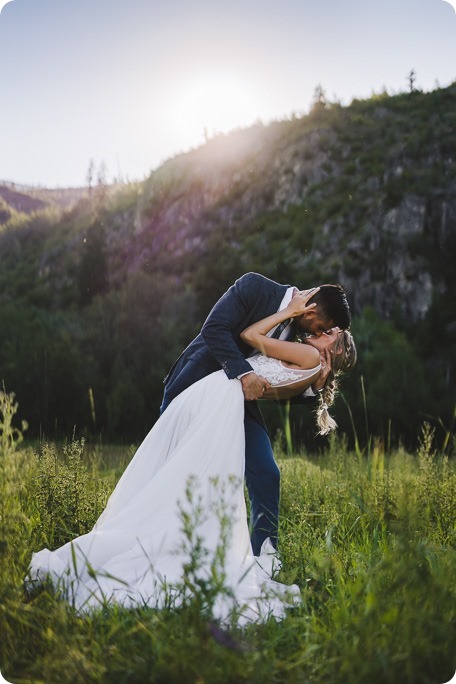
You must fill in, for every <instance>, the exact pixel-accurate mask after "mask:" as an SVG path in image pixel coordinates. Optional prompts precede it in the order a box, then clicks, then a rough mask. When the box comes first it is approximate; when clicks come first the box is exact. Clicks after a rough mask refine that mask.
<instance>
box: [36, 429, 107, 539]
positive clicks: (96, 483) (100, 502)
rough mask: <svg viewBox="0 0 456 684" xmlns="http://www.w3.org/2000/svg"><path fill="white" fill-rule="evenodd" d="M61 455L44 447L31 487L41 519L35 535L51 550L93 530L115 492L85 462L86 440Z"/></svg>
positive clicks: (45, 445)
mask: <svg viewBox="0 0 456 684" xmlns="http://www.w3.org/2000/svg"><path fill="white" fill-rule="evenodd" d="M62 451H63V454H62V456H60V455H59V453H58V451H57V448H56V447H55V446H53V445H49V444H44V445H43V446H42V448H41V450H40V453H39V455H38V456H36V459H37V463H36V477H35V478H34V482H33V485H32V487H33V489H34V490H35V501H36V506H37V515H39V518H40V524H39V525H38V527H37V529H36V533H37V534H38V535H39V536H40V537H41V539H42V540H43V543H44V544H45V545H46V546H47V547H48V548H49V549H51V550H52V549H54V548H57V547H59V546H62V545H63V544H64V543H65V542H66V541H67V540H68V539H69V538H73V537H77V536H80V535H81V534H85V533H86V532H89V531H90V530H91V529H92V527H93V525H94V524H95V522H96V520H97V519H98V517H99V516H100V514H101V512H102V510H103V508H104V507H105V505H106V502H107V500H108V496H109V491H110V490H111V488H112V481H111V480H108V481H106V480H105V479H100V477H99V476H98V473H97V471H96V470H94V469H92V470H91V469H90V468H89V467H88V466H87V464H86V463H85V462H84V460H83V451H84V440H83V439H82V440H80V441H78V440H74V441H72V442H71V444H69V445H64V446H63V450H62Z"/></svg>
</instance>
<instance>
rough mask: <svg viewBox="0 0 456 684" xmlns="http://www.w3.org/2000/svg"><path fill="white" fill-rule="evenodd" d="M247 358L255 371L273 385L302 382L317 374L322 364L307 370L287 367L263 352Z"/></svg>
mask: <svg viewBox="0 0 456 684" xmlns="http://www.w3.org/2000/svg"><path fill="white" fill-rule="evenodd" d="M247 360H248V362H249V363H250V365H251V366H252V368H253V370H254V371H255V373H258V375H261V376H262V377H263V378H266V380H269V382H270V383H271V385H272V386H273V387H285V386H286V385H293V384H294V383H297V382H302V381H303V380H307V379H308V378H310V377H312V375H315V373H317V372H318V371H319V370H320V368H321V366H320V364H318V366H315V368H310V369H307V370H301V369H298V368H287V367H286V366H284V365H283V363H282V361H279V359H272V358H270V357H269V356H264V355H263V354H255V356H252V357H250V358H249V359H247Z"/></svg>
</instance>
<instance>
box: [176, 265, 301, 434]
mask: <svg viewBox="0 0 456 684" xmlns="http://www.w3.org/2000/svg"><path fill="white" fill-rule="evenodd" d="M289 287H290V286H289V285H280V284H279V283H276V282H274V281H273V280H270V279H269V278H266V277H265V276H262V275H260V274H259V273H246V274H245V275H243V276H242V277H241V278H239V279H238V280H236V282H235V283H234V285H232V286H231V287H230V288H229V290H227V292H225V294H224V295H223V296H222V297H221V298H220V299H219V300H218V302H217V303H216V304H215V306H214V308H213V309H212V311H211V312H210V313H209V316H208V317H207V319H206V321H205V323H204V325H203V327H202V328H201V332H200V334H199V335H198V336H197V337H195V339H194V340H193V341H192V342H191V343H190V344H189V345H188V347H187V348H186V349H185V350H184V351H183V352H182V354H181V355H180V357H179V358H178V359H177V361H176V362H175V363H174V365H173V366H172V368H171V370H170V371H169V373H168V375H167V376H166V378H165V380H164V383H165V391H164V397H163V404H162V410H164V409H165V408H166V407H167V406H168V404H169V403H170V402H171V401H172V400H173V399H174V398H175V397H176V396H177V395H178V394H180V393H181V392H183V391H184V390H185V389H186V388H187V387H189V386H190V385H193V384H194V383H195V382H197V381H198V380H201V378H204V377H206V376H207V375H209V374H210V373H214V372H215V371H218V370H220V369H221V368H223V370H224V371H225V373H226V375H227V376H228V378H230V379H233V378H236V377H238V376H239V375H241V374H242V373H246V372H248V371H251V370H252V367H251V365H250V364H249V362H248V360H247V358H246V357H247V356H248V355H249V354H251V352H252V348H251V347H249V345H247V344H245V342H243V341H242V340H241V338H240V334H241V332H242V331H243V330H244V329H245V328H247V327H248V326H249V325H251V324H252V323H256V322H257V321H260V320H261V319H263V318H266V317H267V316H270V315H271V314H273V313H276V312H277V311H278V309H279V306H280V304H281V302H282V299H283V297H284V296H285V293H286V291H287V289H288V288H289ZM245 404H246V410H247V411H248V412H249V413H250V414H251V415H252V417H253V418H255V419H256V420H258V421H259V422H260V423H262V424H264V423H263V419H262V416H261V413H260V411H259V409H258V406H257V404H256V402H254V401H247V402H245Z"/></svg>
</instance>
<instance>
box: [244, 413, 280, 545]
mask: <svg viewBox="0 0 456 684" xmlns="http://www.w3.org/2000/svg"><path fill="white" fill-rule="evenodd" d="M244 427H245V480H246V484H247V489H248V492H249V498H250V535H251V536H250V539H251V543H252V549H253V553H254V554H255V556H259V555H260V550H261V545H262V544H263V542H264V540H265V539H266V538H267V537H270V539H271V542H272V544H273V545H274V546H275V547H277V534H278V521H279V501H280V470H279V468H278V466H277V463H276V462H275V460H274V454H273V452H272V446H271V441H270V439H269V435H268V433H267V431H266V429H265V427H264V426H263V425H261V424H260V423H258V421H257V420H255V419H254V418H253V417H252V416H250V415H249V412H248V411H246V413H245V418H244Z"/></svg>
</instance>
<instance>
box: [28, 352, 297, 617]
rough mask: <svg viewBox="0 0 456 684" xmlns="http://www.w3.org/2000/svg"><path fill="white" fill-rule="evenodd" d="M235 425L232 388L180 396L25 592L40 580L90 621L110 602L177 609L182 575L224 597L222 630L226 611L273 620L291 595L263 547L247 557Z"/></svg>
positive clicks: (41, 555) (210, 385)
mask: <svg viewBox="0 0 456 684" xmlns="http://www.w3.org/2000/svg"><path fill="white" fill-rule="evenodd" d="M268 361H269V360H268ZM270 361H272V360H270ZM277 363H279V364H280V362H277V361H275V370H276V371H277V370H278V371H279V374H281V376H282V377H283V376H284V368H283V366H280V367H278V366H277ZM252 365H253V363H252ZM266 365H267V364H266ZM262 374H263V375H266V367H265V364H264V363H263V367H262ZM288 375H290V374H288ZM277 377H278V376H277V373H276V381H277ZM276 384H277V382H276ZM243 418H244V397H243V393H242V387H241V383H240V381H239V380H228V378H227V377H226V375H225V373H224V372H223V371H218V372H215V373H212V374H211V375H209V376H207V377H205V378H203V379H202V380H200V381H198V382H197V383H195V384H194V385H192V386H191V387H189V388H187V389H186V390H185V391H184V392H182V394H180V395H179V396H178V397H177V398H176V399H174V401H173V402H172V403H171V404H170V406H169V407H168V408H167V410H166V411H165V412H164V414H163V415H162V416H161V417H160V419H159V420H158V421H157V422H156V423H155V425H154V426H153V428H152V429H151V431H150V432H149V434H148V435H147V437H146V438H145V440H144V441H143V442H142V444H141V445H140V447H139V449H138V451H137V452H136V454H135V456H134V457H133V459H132V461H131V462H130V464H129V465H128V467H127V468H126V470H125V472H124V473H123V475H122V477H121V478H120V480H119V482H118V484H117V486H116V488H115V489H114V491H113V493H112V495H111V496H110V498H109V500H108V503H107V505H106V508H105V510H104V511H103V513H102V514H101V516H100V517H99V519H98V520H97V522H96V524H95V526H94V528H93V529H92V530H91V531H90V532H89V533H87V534H84V535H82V536H80V537H77V538H76V539H74V540H72V541H71V542H68V543H67V544H65V545H64V546H62V547H60V548H59V549H57V550H55V551H49V550H48V549H42V550H41V551H39V552H38V553H34V554H33V556H32V559H31V563H30V566H29V571H28V575H27V578H26V585H27V586H28V587H33V586H35V585H36V584H40V583H41V582H43V581H45V580H46V578H47V579H50V580H51V581H52V583H53V584H54V585H55V586H56V587H58V588H59V589H60V590H62V592H63V595H64V596H65V598H66V599H67V600H68V601H70V602H71V603H72V605H74V607H75V608H76V609H77V610H78V611H80V612H90V611H91V610H93V609H96V608H97V607H99V606H101V605H103V604H106V603H110V602H116V603H118V604H121V605H124V606H126V607H134V606H138V605H139V606H146V605H147V606H151V607H163V606H164V605H169V604H170V601H171V602H173V601H174V603H175V605H179V602H182V600H184V598H183V597H184V595H185V591H186V590H185V586H186V585H185V582H184V576H185V574H186V573H187V575H188V573H189V572H191V573H193V579H195V576H198V577H199V578H200V579H203V580H209V581H214V574H213V573H214V572H218V574H219V578H220V577H223V582H222V584H223V586H224V587H225V588H227V589H228V590H227V591H225V592H224V591H220V592H219V595H218V596H217V598H216V601H215V605H213V607H212V616H213V617H214V618H217V619H220V620H222V621H223V620H227V619H228V618H229V616H230V615H232V611H233V610H235V611H237V615H238V617H237V621H238V623H239V624H243V623H245V622H248V621H257V620H265V619H267V618H268V617H269V616H271V615H272V616H274V617H275V618H281V617H283V616H284V615H285V612H286V608H287V607H289V606H290V605H292V604H293V603H296V602H298V601H299V589H298V587H296V586H292V587H287V586H285V585H283V584H279V583H278V582H275V581H274V580H273V579H272V578H271V575H272V574H273V565H274V563H276V555H275V553H274V549H273V547H272V545H271V544H270V542H268V540H266V542H265V543H264V544H263V548H262V552H261V554H260V556H259V557H255V556H253V554H252V549H251V545H250V538H249V530H248V524H247V513H246V506H245V500H244V421H243ZM192 554H193V555H192ZM192 563H193V565H192ZM211 577H212V580H211ZM187 579H188V577H187ZM188 585H189V583H188V582H187V590H188Z"/></svg>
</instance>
